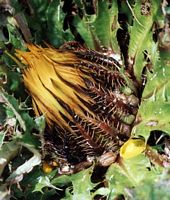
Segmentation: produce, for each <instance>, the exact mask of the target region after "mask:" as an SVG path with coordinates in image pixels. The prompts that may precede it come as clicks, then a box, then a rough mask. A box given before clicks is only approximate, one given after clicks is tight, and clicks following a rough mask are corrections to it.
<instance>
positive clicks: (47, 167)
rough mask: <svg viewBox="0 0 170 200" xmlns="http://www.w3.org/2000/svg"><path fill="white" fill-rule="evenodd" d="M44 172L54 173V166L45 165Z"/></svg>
mask: <svg viewBox="0 0 170 200" xmlns="http://www.w3.org/2000/svg"><path fill="white" fill-rule="evenodd" d="M42 170H43V172H44V173H46V174H48V173H50V172H52V170H53V166H51V165H49V164H48V163H43V166H42Z"/></svg>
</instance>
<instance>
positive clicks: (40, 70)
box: [16, 45, 139, 163]
mask: <svg viewBox="0 0 170 200" xmlns="http://www.w3.org/2000/svg"><path fill="white" fill-rule="evenodd" d="M28 49H29V52H23V51H20V50H18V51H17V53H16V55H17V57H18V58H19V59H20V60H21V61H22V63H24V64H25V65H27V68H26V69H24V71H23V80H24V83H25V86H26V88H27V90H28V92H29V93H30V95H31V96H32V102H33V108H34V111H35V114H36V115H41V114H44V115H45V117H46V121H47V124H48V126H49V128H50V130H51V129H53V130H54V131H53V132H52V131H50V133H49V132H48V134H46V136H45V139H46V142H47V144H48V145H47V146H48V147H49V149H50V150H55V151H56V152H57V154H59V155H60V156H62V157H64V158H65V159H67V160H68V162H70V163H79V162H81V161H84V160H86V159H87V158H88V157H89V156H90V157H91V156H95V157H96V156H100V155H102V154H103V153H105V152H114V153H118V152H119V149H120V146H121V145H122V144H123V143H124V142H125V141H126V140H127V139H128V138H129V137H130V132H131V128H132V125H133V122H134V120H135V116H136V113H137V109H138V104H139V99H138V94H137V89H136V87H135V86H134V84H133V80H132V78H131V75H130V74H129V73H128V72H127V71H126V70H125V69H124V68H123V66H121V65H120V64H119V63H118V62H117V61H116V60H115V59H113V58H112V57H108V56H106V55H103V54H102V53H99V52H96V51H92V50H89V49H85V48H80V47H79V48H72V49H67V48H66V49H62V48H61V49H54V48H52V47H47V48H41V47H40V46H35V45H28Z"/></svg>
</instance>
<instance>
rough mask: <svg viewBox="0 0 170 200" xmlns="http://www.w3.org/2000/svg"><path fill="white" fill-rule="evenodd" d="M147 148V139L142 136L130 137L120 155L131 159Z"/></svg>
mask: <svg viewBox="0 0 170 200" xmlns="http://www.w3.org/2000/svg"><path fill="white" fill-rule="evenodd" d="M145 149H146V144H145V141H144V140H143V139H141V138H130V139H129V140H128V141H127V142H125V143H124V144H123V145H122V147H121V148H120V156H121V157H122V158H124V159H129V158H132V157H135V156H137V155H139V154H141V153H142V152H143V151H144V150H145Z"/></svg>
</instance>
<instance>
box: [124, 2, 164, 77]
mask: <svg viewBox="0 0 170 200" xmlns="http://www.w3.org/2000/svg"><path fill="white" fill-rule="evenodd" d="M149 3H150V11H149V13H148V14H146V15H145V14H142V2H141V1H139V0H137V1H136V3H135V5H134V8H133V10H132V11H133V15H134V21H133V25H132V26H131V27H129V32H130V42H129V50H128V53H129V56H130V59H132V60H133V62H134V63H133V64H134V66H133V67H134V71H135V75H136V77H137V79H138V80H140V77H141V72H142V70H143V67H144V54H143V53H144V51H146V52H149V53H150V49H151V48H152V43H153V38H152V31H151V28H152V26H153V23H154V18H155V16H156V14H157V12H158V10H159V6H160V5H159V0H156V1H154V0H151V1H150V2H149Z"/></svg>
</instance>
